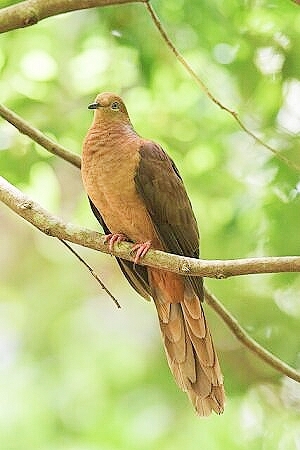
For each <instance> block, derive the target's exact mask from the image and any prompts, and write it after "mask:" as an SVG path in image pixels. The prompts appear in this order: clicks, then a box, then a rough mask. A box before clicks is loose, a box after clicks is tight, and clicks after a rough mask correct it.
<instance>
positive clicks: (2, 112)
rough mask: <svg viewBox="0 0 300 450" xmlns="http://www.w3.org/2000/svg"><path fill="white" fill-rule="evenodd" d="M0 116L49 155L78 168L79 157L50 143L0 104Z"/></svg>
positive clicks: (41, 134)
mask: <svg viewBox="0 0 300 450" xmlns="http://www.w3.org/2000/svg"><path fill="white" fill-rule="evenodd" d="M0 116H1V117H3V119H5V120H7V121H8V122H9V123H11V124H12V125H13V126H14V127H16V128H17V129H18V130H19V131H20V133H23V134H26V136H29V137H30V138H31V139H32V140H33V141H35V142H36V143H37V144H40V145H41V146H42V147H44V148H45V149H46V150H48V151H49V152H50V153H53V154H54V155H57V156H60V157H61V158H63V159H65V160H66V161H68V162H70V163H71V164H73V165H74V166H76V167H79V168H80V166H81V158H80V156H79V155H76V154H75V153H72V152H70V151H69V150H67V149H66V148H64V147H63V146H62V145H59V144H57V143H56V142H54V141H52V140H51V139H50V138H48V137H47V136H45V135H44V134H43V133H41V132H40V131H39V130H38V129H36V128H34V127H33V126H32V125H29V123H28V122H26V121H25V120H24V119H22V118H21V117H20V116H18V115H17V114H15V113H14V112H12V111H11V110H10V109H8V108H6V106H4V105H1V104H0Z"/></svg>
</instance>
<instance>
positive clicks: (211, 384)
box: [149, 271, 225, 416]
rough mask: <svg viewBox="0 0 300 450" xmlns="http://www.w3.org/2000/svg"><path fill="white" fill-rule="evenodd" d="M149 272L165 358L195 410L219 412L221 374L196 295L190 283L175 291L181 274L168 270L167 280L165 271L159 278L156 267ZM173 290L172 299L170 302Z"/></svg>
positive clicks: (203, 414) (207, 412)
mask: <svg viewBox="0 0 300 450" xmlns="http://www.w3.org/2000/svg"><path fill="white" fill-rule="evenodd" d="M151 275H152V274H151V272H150V277H149V279H150V284H151V289H152V295H153V298H154V302H155V305H156V309H157V313H158V318H159V324H160V328H161V332H162V336H163V341H164V347H165V351H166V355H167V360H168V364H169V367H170V369H171V371H172V373H173V376H174V378H175V381H176V383H177V384H178V386H179V387H180V388H181V389H182V390H183V391H185V392H187V394H188V396H189V398H190V401H191V402H192V404H193V405H194V408H195V410H196V412H197V414H199V415H200V416H208V415H209V414H211V412H212V411H215V412H216V413H217V414H221V413H222V412H223V410H224V402H225V393H224V387H223V377H222V373H221V369H220V366H219V361H218V357H217V354H216V351H215V349H214V345H213V342H212V338H211V334H210V331H209V328H208V326H207V323H206V319H205V316H204V312H203V308H202V305H201V302H200V300H199V298H198V297H197V296H196V295H195V293H194V292H193V291H192V290H191V288H190V287H189V286H184V287H182V286H181V288H180V290H179V291H177V292H176V291H175V292H174V286H176V285H178V283H179V282H180V283H183V284H184V283H185V280H184V278H183V277H180V276H178V275H174V274H170V273H169V276H170V278H171V282H170V283H169V280H168V276H167V275H166V272H165V273H164V274H163V275H162V277H161V279H160V277H159V273H158V272H157V271H156V272H155V275H154V276H151ZM174 277H176V280H174ZM170 286H171V287H170ZM172 291H173V299H175V300H173V302H172V303H170V298H171V297H172V295H171V294H172ZM178 292H179V293H178ZM180 292H181V295H180Z"/></svg>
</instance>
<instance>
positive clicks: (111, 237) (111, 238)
mask: <svg viewBox="0 0 300 450" xmlns="http://www.w3.org/2000/svg"><path fill="white" fill-rule="evenodd" d="M122 241H128V238H127V236H125V234H123V233H110V234H107V235H106V236H105V239H104V242H108V243H109V244H108V248H109V251H110V252H112V251H113V249H114V244H115V243H117V244H119V243H120V242H122Z"/></svg>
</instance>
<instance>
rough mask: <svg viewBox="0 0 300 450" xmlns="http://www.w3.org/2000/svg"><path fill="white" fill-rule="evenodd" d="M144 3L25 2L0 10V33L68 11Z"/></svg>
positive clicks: (131, 0)
mask: <svg viewBox="0 0 300 450" xmlns="http://www.w3.org/2000/svg"><path fill="white" fill-rule="evenodd" d="M144 2H145V0H72V1H70V0H47V1H45V0H26V1H23V2H19V3H17V4H16V5H12V6H8V7H7V8H2V9H1V10H0V33H5V32H6V31H11V30H15V29H17V28H24V27H28V26H31V25H35V24H36V23H38V22H39V21H40V20H42V19H46V18H47V17H51V16H56V15H58V14H63V13H66V12H70V11H75V10H80V9H88V8H95V7H97V6H98V7H103V6H110V5H120V4H125V3H144Z"/></svg>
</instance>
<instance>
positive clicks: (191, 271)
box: [0, 177, 300, 279]
mask: <svg viewBox="0 0 300 450" xmlns="http://www.w3.org/2000/svg"><path fill="white" fill-rule="evenodd" d="M0 200H2V202H3V203H5V204H6V205H7V206H8V207H9V208H11V209H12V210H13V211H15V212H16V213H17V214H18V215H19V216H21V217H23V218H24V219H25V220H27V221H28V222H30V223H31V224H32V225H34V226H35V227H36V228H38V229H39V230H40V231H42V232H43V233H45V234H47V235H49V236H53V237H57V238H59V239H64V240H66V241H70V242H73V243H74V244H79V245H82V246H84V247H89V248H92V249H95V250H100V251H101V252H104V253H109V250H108V246H107V244H106V243H105V238H104V235H102V234H100V233H97V232H95V231H91V230H88V229H84V228H80V227H77V226H75V225H72V224H67V223H64V222H63V221H62V220H61V219H60V218H58V217H56V216H54V215H52V214H50V213H49V212H48V211H47V210H45V209H44V208H42V207H41V206H40V205H39V204H38V203H36V202H34V201H33V200H32V199H30V198H29V197H28V196H27V195H25V194H23V193H22V192H21V191H19V190H18V189H17V188H16V187H14V186H12V185H11V184H10V183H9V182H8V181H6V180H5V179H4V178H2V177H0ZM132 246H133V245H132V244H130V243H121V244H119V245H118V246H115V248H114V251H113V252H112V253H113V255H114V256H119V257H120V258H123V259H127V260H130V261H132V260H133V257H132V255H131V253H130V251H131V249H132ZM141 264H143V265H147V266H151V267H157V268H160V269H163V270H168V271H171V272H176V273H179V274H181V275H190V276H198V275H201V276H205V277H210V278H218V279H221V278H227V277H230V276H237V275H249V274H259V273H278V272H300V257H298V256H284V257H264V258H245V259H234V260H226V261H223V260H204V259H194V258H188V257H185V256H178V255H174V254H170V253H164V252H161V251H158V250H150V251H149V252H148V253H147V255H146V256H145V258H144V259H143V260H142V261H141Z"/></svg>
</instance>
